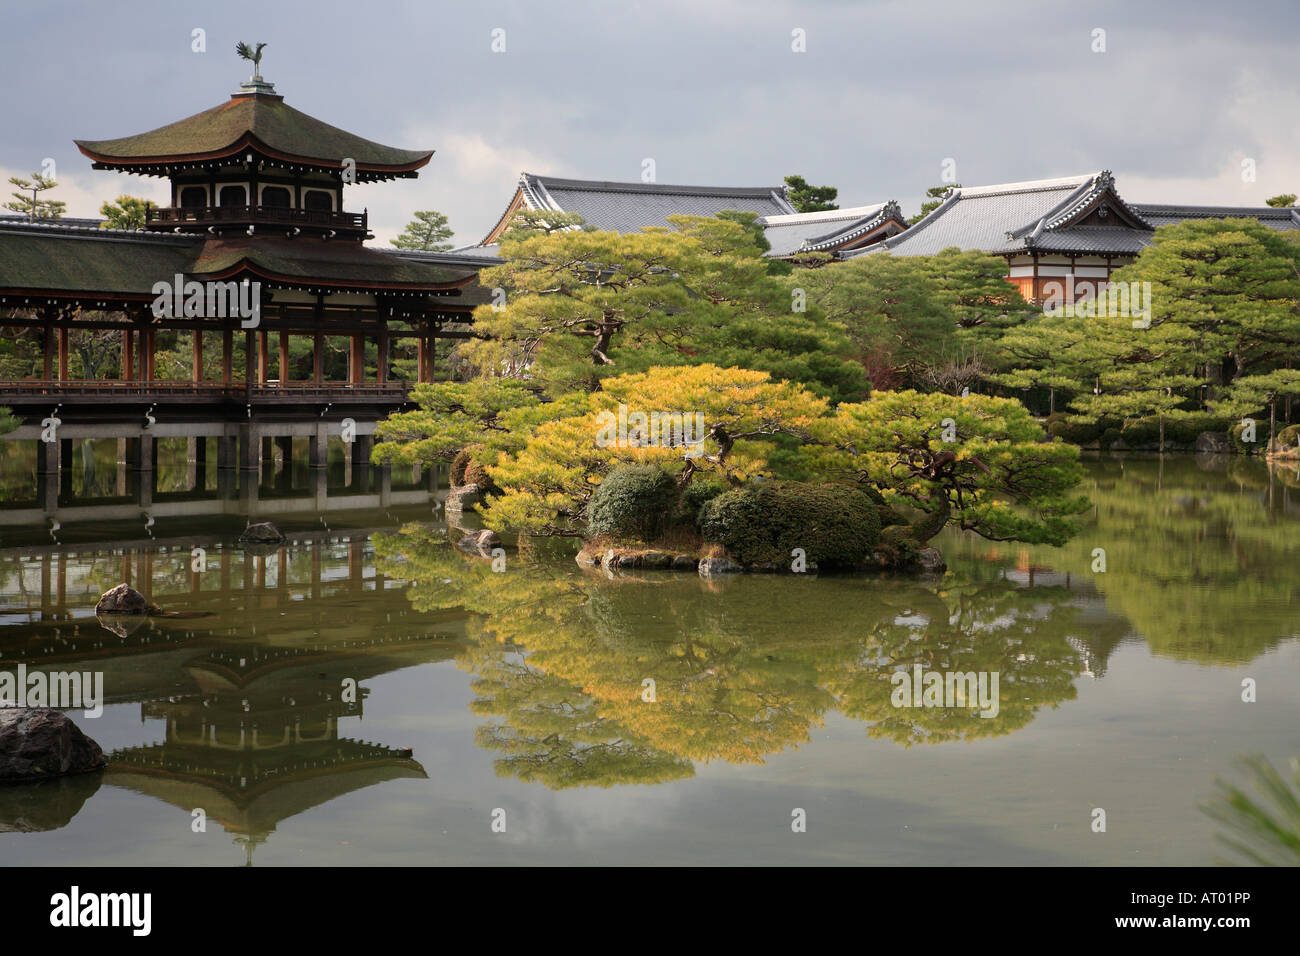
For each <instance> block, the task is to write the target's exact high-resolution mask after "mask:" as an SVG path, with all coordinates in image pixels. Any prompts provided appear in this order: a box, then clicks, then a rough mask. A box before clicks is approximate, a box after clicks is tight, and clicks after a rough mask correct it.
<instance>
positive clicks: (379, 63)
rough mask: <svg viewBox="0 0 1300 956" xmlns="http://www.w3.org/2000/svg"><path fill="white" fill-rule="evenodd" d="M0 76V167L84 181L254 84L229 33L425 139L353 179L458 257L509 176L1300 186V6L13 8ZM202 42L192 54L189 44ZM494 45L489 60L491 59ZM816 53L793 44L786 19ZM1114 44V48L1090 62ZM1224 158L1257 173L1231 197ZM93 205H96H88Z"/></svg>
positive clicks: (345, 116) (876, 190)
mask: <svg viewBox="0 0 1300 956" xmlns="http://www.w3.org/2000/svg"><path fill="white" fill-rule="evenodd" d="M4 18H5V26H4V29H3V31H2V32H0V64H2V65H0V70H2V71H3V76H4V80H5V85H6V88H7V89H8V90H9V93H10V95H9V96H7V97H6V98H5V104H4V107H3V116H4V122H2V123H0V167H3V168H4V169H5V170H7V171H10V172H12V171H23V170H28V169H35V168H36V167H37V166H39V164H40V161H41V160H42V159H43V158H44V157H46V156H52V157H54V158H55V159H56V161H57V162H58V164H59V172H60V175H61V176H63V177H64V178H65V181H68V182H69V183H70V187H75V189H74V190H72V191H74V192H75V198H76V201H77V203H78V207H76V208H74V209H73V210H72V211H73V212H74V213H81V214H92V213H93V212H94V208H86V207H85V206H82V205H80V204H81V202H82V196H83V193H84V194H85V195H86V196H91V195H93V196H97V197H99V198H103V199H108V198H111V197H112V196H114V195H116V194H117V193H118V192H123V191H130V192H135V193H137V194H141V193H144V192H146V191H147V190H148V188H149V187H147V186H146V185H145V184H144V183H142V182H140V181H138V180H136V181H132V179H133V178H128V177H120V176H115V175H112V174H102V173H101V174H95V175H94V176H91V175H90V174H89V172H88V167H89V164H88V162H87V161H86V160H85V159H84V158H83V157H81V156H80V154H79V153H77V152H76V149H75V147H74V146H73V145H72V139H73V138H74V137H76V138H104V137H113V136H122V135H127V134H131V133H137V132H141V131H144V130H146V129H152V128H154V127H156V126H160V125H162V124H164V123H167V122H171V121H173V120H176V119H179V118H181V117H183V116H188V115H190V114H192V113H196V112H198V111H200V110H202V109H206V108H207V107H209V106H212V105H214V104H216V103H218V102H220V101H221V99H222V98H223V97H224V96H225V95H226V94H228V93H229V92H231V91H232V90H234V89H235V87H236V86H237V85H238V83H239V81H240V80H242V79H244V77H245V76H246V75H247V72H248V70H247V69H246V66H247V65H246V64H244V63H242V62H241V61H238V60H237V59H236V58H235V57H234V55H233V53H232V52H231V48H232V47H233V45H234V43H235V41H236V40H239V39H244V40H264V41H267V42H268V43H269V46H268V47H267V50H266V56H265V60H264V62H263V72H264V73H265V75H266V76H267V77H268V78H269V79H271V80H273V81H274V82H275V83H276V85H277V88H278V90H279V92H281V93H283V94H285V96H286V99H287V101H288V102H289V103H291V104H292V105H294V106H296V107H298V108H299V109H302V110H304V111H306V112H308V113H311V114H313V115H315V116H318V117H320V118H322V119H324V120H326V121H327V122H330V123H333V124H335V125H337V126H342V127H344V128H347V129H349V130H352V131H354V132H357V133H359V134H361V135H363V136H366V137H369V138H371V139H376V140H379V141H380V142H386V143H391V144H393V145H397V146H404V147H409V148H434V149H437V150H438V153H437V155H435V157H434V160H433V162H432V163H431V164H430V165H429V166H428V167H427V168H426V170H425V171H424V172H423V174H422V175H421V178H420V179H419V180H418V181H416V182H414V183H397V184H389V185H375V186H363V187H356V188H354V189H352V190H350V192H349V197H348V205H349V207H351V208H358V209H359V208H361V207H363V206H366V207H369V208H370V210H371V212H372V221H374V222H375V223H376V229H377V231H378V232H379V233H380V236H381V238H386V237H388V236H391V235H393V234H395V233H396V231H398V230H399V229H400V228H401V225H402V223H403V222H404V221H405V219H406V218H408V217H409V213H410V212H411V211H413V210H414V209H418V208H438V209H441V210H442V211H444V212H446V213H448V215H449V216H450V217H451V220H452V224H453V225H454V226H455V227H456V228H457V230H458V239H459V240H460V241H463V242H469V241H474V240H476V239H477V238H479V237H480V236H481V235H482V234H483V233H484V232H485V231H486V230H487V229H488V227H490V226H491V224H492V223H493V222H494V221H495V219H496V217H497V216H498V215H499V214H500V212H501V210H502V208H503V207H504V205H505V202H506V201H507V199H508V198H509V195H510V193H511V191H512V189H513V185H514V176H515V174H517V173H518V172H519V171H520V167H519V166H518V165H516V164H519V163H537V164H544V165H539V166H537V168H536V169H535V170H534V171H540V172H549V173H552V174H555V175H570V176H582V177H600V178H609V179H636V178H638V176H639V174H640V168H641V161H642V160H643V159H644V158H647V157H650V158H653V159H654V160H655V162H656V167H657V174H658V179H659V181H661V182H687V183H709V184H721V183H734V184H739V185H758V184H764V183H777V182H779V181H780V180H781V178H782V177H783V176H784V175H786V174H787V173H791V172H799V173H802V174H803V175H805V176H807V177H808V178H809V179H810V180H812V181H814V182H827V183H832V184H834V185H837V186H839V187H840V196H841V200H842V202H843V203H844V204H846V205H850V204H857V203H865V202H869V201H878V200H882V199H886V198H897V199H899V200H901V201H902V202H903V203H904V206H905V208H907V209H909V211H910V210H914V209H915V208H916V206H917V205H918V204H919V202H920V194H921V193H922V192H923V191H924V189H925V188H927V187H928V186H930V185H933V184H935V183H936V182H938V180H939V171H940V163H941V162H942V161H943V160H944V159H945V158H947V157H952V158H953V159H955V160H956V161H957V174H958V178H959V179H960V180H961V181H962V182H964V183H967V184H970V185H975V184H981V183H990V182H1003V181H1014V180H1021V179H1033V178H1039V177H1046V176H1057V175H1064V174H1073V173H1078V172H1084V171H1090V170H1094V169H1099V168H1102V167H1109V168H1111V169H1113V170H1114V171H1115V172H1116V174H1117V176H1118V177H1119V184H1120V188H1121V190H1122V191H1123V192H1124V193H1125V194H1126V195H1128V196H1129V198H1133V199H1138V200H1146V201H1160V200H1163V201H1169V200H1172V199H1185V200H1188V201H1198V202H1215V201H1217V202H1224V203H1261V202H1262V201H1263V199H1264V198H1265V197H1266V196H1269V195H1272V194H1273V193H1276V192H1281V191H1300V189H1297V187H1298V186H1300V155H1298V152H1297V147H1300V141H1298V139H1297V133H1296V132H1295V127H1294V116H1295V115H1296V107H1297V105H1300V103H1298V100H1300V93H1298V91H1297V88H1296V84H1295V81H1294V80H1293V79H1292V76H1293V74H1294V66H1293V63H1294V54H1293V45H1294V35H1295V33H1296V26H1297V21H1298V20H1300V12H1297V8H1296V7H1294V6H1293V5H1290V4H1287V3H1283V2H1275V3H1255V4H1231V5H1224V4H1222V3H1200V2H1156V3H1143V4H1133V3H1126V2H1109V0H1106V2H1094V3H1089V4H1087V5H1086V6H1085V5H1080V4H1077V3H1064V2H1042V0H1037V2H1020V0H1012V2H1002V3H998V4H973V3H958V2H946V0H943V2H921V3H918V2H911V3H862V2H820V3H783V2H755V0H749V2H744V3H740V2H732V0H722V2H708V3H703V2H698V0H693V2H666V3H665V2H655V3H633V4H609V3H596V2H586V0H581V2H566V3H565V4H562V5H561V4H539V3H535V2H527V3H484V4H477V5H465V4H454V5H453V4H438V5H433V4H427V3H416V2H408V3H384V2H377V3H370V4H358V3H355V2H348V3H339V4H331V3H276V4H266V3H254V2H248V0H230V2H223V3H222V4H219V5H218V4H208V5H203V6H199V5H184V6H182V5H180V4H174V3H164V2H152V0H123V2H115V3H113V4H95V3H80V4H78V3H59V2H56V3H51V4H45V5H42V6H35V5H33V6H30V7H28V6H26V5H24V6H15V7H11V8H9V9H8V10H6V12H5V14H4ZM195 27H202V28H203V29H205V30H206V31H207V52H206V53H203V54H195V53H192V52H191V51H190V31H191V30H192V29H193V28H195ZM495 27H501V28H504V29H505V30H506V42H507V52H506V53H505V54H493V53H492V52H491V51H490V42H491V30H492V29H493V28H495ZM795 28H802V29H803V30H805V31H806V32H807V47H808V52H807V53H803V54H796V53H792V52H791V49H790V43H791V30H792V29H795ZM1095 28H1101V29H1104V30H1106V41H1107V51H1106V52H1105V53H1094V52H1092V50H1091V45H1092V31H1093V30H1094V29H1095ZM1242 158H1252V159H1254V160H1255V161H1256V162H1257V163H1258V168H1259V177H1258V181H1257V182H1255V183H1247V184H1243V183H1242V182H1241V180H1240V175H1239V168H1240V161H1241V159H1242ZM91 205H92V206H93V203H92V204H91Z"/></svg>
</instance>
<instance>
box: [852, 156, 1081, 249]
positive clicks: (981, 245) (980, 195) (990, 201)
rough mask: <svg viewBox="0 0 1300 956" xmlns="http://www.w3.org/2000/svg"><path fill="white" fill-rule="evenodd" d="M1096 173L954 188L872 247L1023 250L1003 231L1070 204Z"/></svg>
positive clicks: (1018, 240)
mask: <svg viewBox="0 0 1300 956" xmlns="http://www.w3.org/2000/svg"><path fill="white" fill-rule="evenodd" d="M1100 175H1101V174H1092V175H1087V176H1072V177H1069V178H1066V179H1040V180H1036V181H1033V182H1023V183H1005V184H1003V185H1000V186H980V187H976V188H970V189H954V190H953V191H952V192H951V193H949V194H948V197H947V198H946V199H944V201H943V202H942V203H941V204H940V205H939V207H938V208H937V209H935V210H933V211H931V212H930V214H929V215H928V216H926V217H925V218H924V219H922V220H921V221H920V222H918V223H916V225H914V226H912V228H910V229H908V230H907V231H906V232H904V233H903V234H902V235H899V236H895V237H894V238H892V239H888V240H886V241H885V242H883V243H881V244H880V245H878V246H873V247H871V248H872V249H873V250H874V249H881V248H887V249H888V250H889V251H890V252H893V253H895V254H896V255H903V256H918V255H934V254H935V253H937V252H942V251H943V250H944V249H947V248H949V247H950V246H956V247H957V248H959V249H983V250H984V251H986V252H1010V251H1013V250H1024V249H1025V248H1026V244H1025V239H1024V237H1023V236H1022V237H1020V238H1016V239H1012V238H1009V237H1008V233H1014V232H1017V231H1022V230H1025V229H1026V228H1028V229H1030V230H1032V229H1033V228H1034V227H1035V226H1036V225H1037V224H1038V223H1040V222H1043V221H1044V220H1045V219H1047V218H1049V217H1056V216H1059V215H1061V214H1062V213H1063V212H1065V211H1067V210H1069V209H1071V208H1073V207H1074V206H1075V205H1077V203H1078V202H1079V201H1080V200H1082V199H1084V198H1085V197H1086V196H1087V195H1088V194H1089V193H1090V192H1091V188H1092V186H1093V184H1094V183H1095V181H1096V180H1097V179H1098V178H1099V177H1100Z"/></svg>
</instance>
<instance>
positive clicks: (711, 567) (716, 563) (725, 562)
mask: <svg viewBox="0 0 1300 956" xmlns="http://www.w3.org/2000/svg"><path fill="white" fill-rule="evenodd" d="M743 570H745V569H744V568H742V567H741V566H740V565H739V564H737V563H736V562H735V561H732V560H731V559H730V558H700V577H702V578H716V577H718V576H720V575H723V574H739V573H740V572H741V571H743Z"/></svg>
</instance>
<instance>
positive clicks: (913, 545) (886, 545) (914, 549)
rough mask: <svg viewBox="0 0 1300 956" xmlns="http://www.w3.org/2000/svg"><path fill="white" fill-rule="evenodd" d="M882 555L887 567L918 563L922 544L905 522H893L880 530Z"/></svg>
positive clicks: (907, 565)
mask: <svg viewBox="0 0 1300 956" xmlns="http://www.w3.org/2000/svg"><path fill="white" fill-rule="evenodd" d="M879 550H880V557H881V559H882V561H883V563H884V564H885V566H886V567H889V568H907V567H911V566H912V565H914V564H916V560H917V554H918V553H919V552H920V550H921V545H920V544H919V543H918V542H917V540H916V538H915V537H914V536H913V534H912V529H911V528H910V527H908V526H907V525H905V524H891V525H887V526H886V527H885V528H883V529H881V532H880V544H879Z"/></svg>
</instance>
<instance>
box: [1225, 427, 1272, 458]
mask: <svg viewBox="0 0 1300 956" xmlns="http://www.w3.org/2000/svg"><path fill="white" fill-rule="evenodd" d="M1245 430H1246V426H1245V423H1244V422H1237V424H1235V425H1233V426H1232V427H1231V428H1229V429H1228V438H1229V439H1231V441H1232V447H1233V448H1235V449H1237V453H1238V454H1241V455H1253V454H1255V453H1256V452H1258V451H1259V450H1260V449H1262V448H1263V447H1264V443H1265V442H1267V441H1268V422H1261V421H1256V422H1255V440H1254V441H1242V440H1241V436H1242V433H1243V432H1245Z"/></svg>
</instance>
